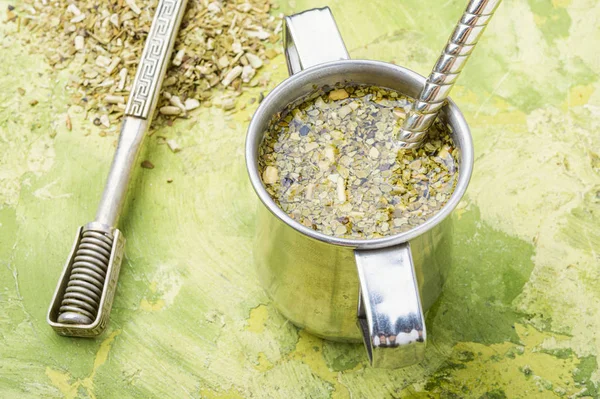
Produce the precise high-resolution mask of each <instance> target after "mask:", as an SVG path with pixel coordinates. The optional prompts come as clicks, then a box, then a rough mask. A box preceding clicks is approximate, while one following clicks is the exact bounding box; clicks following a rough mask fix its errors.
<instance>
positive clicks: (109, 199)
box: [96, 116, 149, 227]
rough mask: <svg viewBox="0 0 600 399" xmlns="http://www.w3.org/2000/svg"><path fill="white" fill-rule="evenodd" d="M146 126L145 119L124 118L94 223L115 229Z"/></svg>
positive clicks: (147, 124) (144, 135) (146, 121)
mask: <svg viewBox="0 0 600 399" xmlns="http://www.w3.org/2000/svg"><path fill="white" fill-rule="evenodd" d="M148 126H149V123H148V120H146V119H140V118H135V117H131V116H125V117H124V118H123V125H122V126H121V134H120V135H119V143H118V144H117V150H116V151H115V156H114V158H113V161H112V165H111V167H110V172H109V173H108V179H107V180H106V186H105V187H104V192H103V193H102V199H101V200H100V204H99V205H98V211H97V212H96V221H97V222H99V223H102V224H105V225H107V226H110V227H116V226H117V223H118V220H119V217H120V216H121V212H122V211H123V206H124V205H125V199H126V197H127V187H129V181H130V180H131V175H132V173H133V170H134V168H135V166H136V164H137V159H138V155H139V153H140V150H141V149H142V143H143V142H144V138H145V137H146V131H147V130H148Z"/></svg>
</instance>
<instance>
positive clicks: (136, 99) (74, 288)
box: [47, 0, 187, 337]
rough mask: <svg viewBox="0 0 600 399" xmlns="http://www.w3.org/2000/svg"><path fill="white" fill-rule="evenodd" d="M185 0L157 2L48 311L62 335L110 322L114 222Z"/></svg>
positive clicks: (116, 250) (89, 331) (119, 251)
mask: <svg viewBox="0 0 600 399" xmlns="http://www.w3.org/2000/svg"><path fill="white" fill-rule="evenodd" d="M186 3H187V0H161V1H160V2H159V4H158V6H157V9H156V12H155V15H154V19H153V21H152V25H151V27H150V32H149V34H148V38H147V39H146V44H145V46H144V50H143V52H142V58H141V59H140V64H139V65H138V69H137V72H136V75H135V80H134V82H133V86H132V90H131V95H130V97H129V101H128V103H127V107H126V111H125V115H126V116H125V118H124V120H123V125H122V127H121V134H120V137H119V144H118V146H117V151H116V152H115V156H114V159H113V162H112V165H111V169H110V172H109V175H108V179H107V182H106V186H105V188H104V192H103V194H102V199H101V201H100V204H99V206H98V212H97V214H96V219H95V221H94V222H91V223H89V224H87V225H86V226H83V227H81V228H80V229H79V230H78V233H77V237H76V239H75V245H74V247H73V251H72V253H71V255H70V256H69V259H68V260H67V263H66V265H65V268H64V270H63V273H62V276H61V278H60V280H59V282H58V285H57V288H56V291H55V293H54V297H53V299H52V303H51V305H50V309H49V311H48V318H47V319H48V323H49V324H50V325H51V326H52V328H54V330H55V331H56V332H57V333H59V334H61V335H70V336H81V337H90V336H95V335H98V334H100V333H101V332H102V331H103V330H104V328H105V327H106V325H107V323H108V318H109V314H110V309H111V307H112V301H113V298H114V295H115V290H116V283H117V278H118V275H119V270H120V267H121V261H122V258H123V250H124V245H125V239H124V237H123V235H122V234H121V232H120V231H119V230H118V229H117V228H116V227H117V225H118V221H119V217H120V215H121V212H122V210H123V206H124V204H125V199H126V197H127V189H128V186H129V182H130V180H131V176H132V172H133V170H134V168H135V167H136V165H137V159H138V155H139V153H140V149H141V146H142V143H143V141H144V137H145V135H146V131H147V129H148V127H149V126H150V123H151V120H152V115H153V113H154V108H155V107H156V103H157V101H158V93H159V90H160V86H161V84H162V81H163V78H164V76H165V72H166V70H167V66H168V63H169V59H170V56H171V52H172V50H173V45H174V43H175V38H176V36H177V31H178V29H179V25H180V23H181V19H182V18H183V14H184V11H185V6H186Z"/></svg>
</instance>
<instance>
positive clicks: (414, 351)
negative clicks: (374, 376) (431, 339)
mask: <svg viewBox="0 0 600 399" xmlns="http://www.w3.org/2000/svg"><path fill="white" fill-rule="evenodd" d="M354 255H355V259H356V266H357V268H358V279H359V281H360V291H359V295H358V326H359V328H360V330H361V332H362V335H363V339H364V342H365V346H366V348H367V353H368V355H369V360H370V362H371V365H372V366H373V367H380V368H398V367H405V366H409V365H411V364H415V363H418V362H420V361H421V360H423V357H424V354H425V339H426V332H425V321H424V318H423V309H422V307H421V297H420V296H419V287H418V284H417V279H416V275H415V268H414V264H413V260H412V255H411V252H410V245H409V244H408V243H405V244H401V245H397V246H394V247H391V248H382V249H374V250H359V249H356V250H354Z"/></svg>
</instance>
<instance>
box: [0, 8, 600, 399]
mask: <svg viewBox="0 0 600 399" xmlns="http://www.w3.org/2000/svg"><path fill="white" fill-rule="evenodd" d="M7 4H8V2H7V1H6V0H0V9H1V10H5V9H6V6H7ZM326 4H328V5H330V6H331V8H332V9H333V12H334V15H335V16H336V18H337V20H338V23H339V25H340V30H341V32H342V34H343V36H344V38H345V40H346V43H347V46H348V48H349V50H350V54H351V55H352V56H353V57H354V58H370V59H380V60H383V61H394V62H396V63H398V64H401V65H405V66H407V67H409V68H411V69H414V70H416V71H418V72H420V73H422V74H426V73H427V72H428V70H429V68H430V67H431V65H432V63H433V61H434V59H435V57H436V56H437V55H438V52H439V50H440V49H441V47H442V45H443V44H444V42H445V40H446V38H447V36H448V32H449V31H450V29H451V27H452V25H453V24H454V23H455V22H456V20H457V18H458V16H459V15H460V13H461V11H462V8H463V7H464V2H463V1H457V0H450V1H446V2H436V3H435V4H437V6H434V5H433V2H424V1H419V0H407V1H401V2H400V1H395V0H378V1H370V2H366V1H365V2H363V1H358V0H352V1H351V0H343V1H342V0H335V1H328V2H326V1H316V0H296V1H290V2H287V1H284V2H282V3H281V7H280V10H281V11H284V12H286V13H288V12H291V11H299V10H303V9H306V8H310V7H314V6H321V5H326ZM599 21H600V6H598V5H597V4H596V1H595V0H552V1H550V0H529V1H518V0H505V1H504V4H503V5H501V7H500V9H499V10H498V12H497V15H496V17H495V20H493V21H492V23H491V25H490V27H489V29H488V31H487V32H486V34H485V36H484V38H483V40H482V43H481V46H480V48H478V49H477V50H476V51H475V54H474V56H473V58H472V60H471V61H470V63H469V65H467V67H466V69H465V71H464V74H463V76H462V77H461V78H460V80H459V82H458V86H457V87H456V88H455V89H454V91H453V98H454V100H455V101H456V102H457V103H458V104H459V106H460V107H461V109H462V110H463V112H464V113H465V116H466V118H467V120H468V121H469V123H470V126H471V129H472V133H473V136H474V140H475V152H476V163H475V171H474V175H473V179H472V183H471V186H470V188H469V191H468V194H467V197H466V198H465V200H464V201H463V202H462V203H461V204H460V206H459V209H458V210H457V212H455V215H454V223H455V230H456V242H457V245H456V250H455V254H454V256H453V259H451V266H452V268H451V271H450V275H449V279H448V284H447V286H446V289H445V291H444V293H443V294H442V297H441V298H440V300H439V301H438V303H436V305H435V306H434V308H433V309H432V311H430V312H429V314H428V317H427V322H428V328H429V338H430V341H429V346H428V349H427V355H426V359H425V361H424V362H423V363H422V364H420V365H418V366H414V367H410V368H407V369H403V370H396V371H385V370H376V369H372V368H369V367H368V366H367V364H366V362H365V354H364V350H363V349H362V348H361V347H360V346H359V345H349V344H339V343H331V342H326V341H322V340H320V339H318V338H315V337H312V336H310V335H309V334H306V333H304V332H302V331H298V330H297V329H296V328H295V327H293V326H292V325H290V324H289V323H287V322H286V321H285V320H284V319H283V318H282V316H280V315H279V314H278V313H277V311H276V310H275V309H274V307H273V306H272V304H270V303H269V301H268V300H267V298H266V296H265V295H264V294H263V292H262V290H261V289H260V288H259V286H258V282H257V278H256V275H255V271H254V267H253V265H252V262H251V259H252V258H251V251H252V236H253V228H254V212H255V209H256V206H257V200H256V199H255V197H254V195H253V193H252V190H251V188H250V186H249V183H248V181H247V179H246V175H245V170H244V161H243V142H244V136H245V127H246V124H247V121H248V118H249V116H250V115H251V113H252V112H253V111H254V109H255V107H256V105H250V106H248V108H247V109H246V110H245V111H240V112H238V113H235V114H232V115H224V114H223V113H222V112H221V111H220V110H217V109H205V108H202V109H200V110H198V112H196V113H194V115H193V117H192V118H191V119H189V120H186V121H182V120H180V121H177V122H176V123H175V124H174V125H173V126H172V127H166V126H165V127H157V129H155V130H154V134H153V135H152V137H150V138H149V139H148V140H147V143H146V144H147V145H146V154H145V156H144V157H145V158H146V159H149V160H150V161H152V162H153V163H154V164H155V165H156V167H155V169H153V170H141V171H140V173H139V176H138V179H137V184H136V186H135V190H134V191H133V195H132V198H131V199H132V201H130V203H129V204H130V205H129V207H128V210H127V214H126V215H127V216H126V217H125V220H124V221H123V223H122V225H121V227H122V230H123V232H124V234H125V236H126V237H127V239H128V241H127V246H126V250H127V254H126V259H125V262H124V264H123V268H122V272H121V278H120V281H119V288H118V292H117V296H116V300H115V305H114V308H113V312H112V320H111V323H110V326H109V329H108V331H107V332H106V333H105V334H104V335H103V336H102V337H100V338H98V339H95V340H83V339H69V338H62V337H58V336H56V335H55V334H54V332H53V331H52V330H51V329H50V328H49V327H48V326H47V325H46V323H45V314H46V311H47V307H48V304H49V301H50V298H51V296H52V293H53V290H54V287H55V284H56V281H57V278H58V275H59V273H60V270H61V268H62V266H63V262H64V261H65V258H66V256H67V253H68V251H69V249H70V246H71V244H72V240H73V234H74V233H75V230H76V228H77V226H79V225H81V224H83V223H85V222H87V221H89V220H90V219H91V218H92V217H93V216H94V211H95V207H96V205H97V202H98V198H99V195H100V192H101V190H102V184H103V181H104V178H105V175H106V173H107V171H108V166H109V162H110V159H111V157H112V153H113V150H114V142H115V140H116V136H115V133H114V132H113V133H111V134H109V135H108V136H107V137H100V136H99V130H98V129H97V128H96V127H94V126H93V125H92V124H91V123H90V122H89V121H86V120H85V119H84V118H83V115H82V114H81V113H78V112H77V109H76V108H75V107H70V105H69V95H68V93H67V92H66V91H65V90H64V87H65V83H66V81H67V79H68V71H63V72H61V73H60V74H58V75H57V74H55V73H54V72H53V71H51V70H50V69H49V68H48V67H47V65H46V64H45V62H44V60H43V58H42V57H41V56H39V55H36V54H31V53H30V52H29V51H28V48H29V47H28V46H27V45H23V43H24V40H27V39H28V36H27V34H26V33H25V32H21V33H19V34H14V33H13V32H14V29H15V25H13V24H2V25H0V396H1V397H6V398H12V397H19V398H28V397H32V398H34V397H51V398H60V397H67V398H72V397H97V398H104V397H120V398H127V397H151V396H153V397H187V396H190V397H203V398H235V397H255V398H299V397H309V398H329V397H333V398H348V397H353V398H392V397H395V398H409V397H416V398H429V397H432V398H457V397H469V398H487V399H491V398H553V397H560V396H564V397H592V398H595V397H600V371H599V370H598V354H599V353H600V334H599V333H598V331H600V316H599V314H600V267H599V265H600V228H599V227H598V226H599V225H600V133H599V131H600V90H598V89H599V88H600V82H599V79H598V75H597V71H600V53H599V52H598V51H597V49H596V47H597V43H598V41H599V40H600V31H599V30H598V28H597V26H598V22H599ZM419 26H424V27H425V29H423V30H422V31H421V30H418V28H419ZM73 67H76V66H73ZM262 73H271V74H272V84H271V86H270V87H272V86H273V85H274V84H275V83H277V82H279V81H281V80H282V79H284V77H285V76H286V72H285V66H284V60H283V58H282V57H281V56H279V57H277V58H276V59H275V60H273V62H272V63H271V64H270V65H268V66H267V67H266V68H264V70H263V72H262ZM18 87H22V88H24V89H25V90H26V94H25V96H20V95H19V94H18V93H17V88H18ZM253 96H254V97H256V96H258V91H254V92H251V93H249V94H248V95H246V96H245V97H244V100H243V101H247V100H248V99H249V98H250V97H253ZM34 98H35V99H37V100H38V101H39V104H38V105H37V106H35V107H31V106H30V105H29V101H30V100H32V99H34ZM67 113H69V115H70V116H71V119H72V120H73V130H72V131H68V130H67V129H66V127H65V123H64V120H65V116H66V114H67ZM157 136H165V137H169V138H177V140H178V141H179V142H180V143H181V145H182V146H183V147H184V149H183V151H181V152H180V153H177V154H173V153H172V152H170V151H169V149H168V148H167V147H166V146H164V145H160V144H158V140H157V139H156V137H157ZM168 178H172V179H173V183H171V184H167V182H166V180H167V179H168Z"/></svg>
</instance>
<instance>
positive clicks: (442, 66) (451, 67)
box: [398, 0, 501, 149]
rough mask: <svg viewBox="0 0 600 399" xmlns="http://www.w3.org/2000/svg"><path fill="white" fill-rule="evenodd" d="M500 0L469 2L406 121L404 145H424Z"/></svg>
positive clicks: (402, 134)
mask: <svg viewBox="0 0 600 399" xmlns="http://www.w3.org/2000/svg"><path fill="white" fill-rule="evenodd" d="M500 1H501V0H471V1H470V2H469V5H468V6H467V9H466V10H465V12H464V13H463V15H462V17H461V18H460V20H459V21H458V23H457V24H456V27H455V28H454V32H453V33H452V35H451V36H450V38H449V39H448V43H447V44H446V47H444V51H443V52H442V55H441V56H440V58H438V60H437V62H436V64H435V66H434V67H433V70H432V71H431V74H430V75H429V77H428V78H427V82H426V83H425V87H423V91H421V94H420V95H419V97H418V98H417V99H415V102H414V103H413V104H412V107H411V109H410V111H409V112H408V115H407V116H406V119H405V120H404V123H403V125H402V128H401V129H400V133H399V137H398V138H399V143H398V144H399V147H400V148H403V149H417V148H419V147H420V146H421V144H422V143H423V141H424V139H425V137H426V136H427V131H428V130H429V128H430V127H431V125H432V124H433V122H434V121H435V118H436V117H437V115H438V112H439V110H440V109H441V108H442V106H443V105H444V104H445V102H446V98H448V94H449V93H450V90H451V89H452V87H453V86H454V83H455V82H456V79H457V78H458V75H460V72H461V71H462V69H463V67H464V66H465V63H466V61H467V60H468V59H469V56H470V55H471V52H472V51H473V48H474V47H475V44H477V41H478V40H479V38H480V37H481V34H482V33H483V31H484V30H485V27H486V26H487V24H488V22H489V20H490V18H491V17H492V15H494V11H496V8H497V7H498V5H499V4H500Z"/></svg>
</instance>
